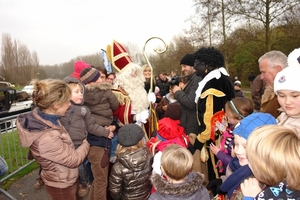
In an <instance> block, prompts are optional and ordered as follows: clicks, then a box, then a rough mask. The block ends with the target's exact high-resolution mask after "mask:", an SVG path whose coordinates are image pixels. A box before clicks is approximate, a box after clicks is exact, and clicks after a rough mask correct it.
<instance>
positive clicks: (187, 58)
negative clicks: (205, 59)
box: [180, 54, 195, 67]
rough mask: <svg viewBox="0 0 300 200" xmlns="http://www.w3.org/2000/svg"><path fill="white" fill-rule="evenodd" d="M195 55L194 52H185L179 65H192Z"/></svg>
mask: <svg viewBox="0 0 300 200" xmlns="http://www.w3.org/2000/svg"><path fill="white" fill-rule="evenodd" d="M194 62H195V56H194V54H185V56H183V58H182V59H181V61H180V65H188V66H191V67H194Z"/></svg>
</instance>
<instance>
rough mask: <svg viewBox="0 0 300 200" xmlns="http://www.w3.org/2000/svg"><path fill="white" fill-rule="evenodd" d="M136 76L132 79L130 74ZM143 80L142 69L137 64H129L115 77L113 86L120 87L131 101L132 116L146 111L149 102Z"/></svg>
mask: <svg viewBox="0 0 300 200" xmlns="http://www.w3.org/2000/svg"><path fill="white" fill-rule="evenodd" d="M133 73H135V74H136V76H135V77H132V76H131V74H133ZM144 82H145V78H144V75H143V74H142V68H141V67H140V66H139V65H137V64H133V63H132V64H129V66H127V67H126V69H124V71H123V72H122V73H121V74H118V75H117V77H116V82H115V85H118V86H120V87H122V88H123V89H124V90H125V92H126V93H127V94H128V96H129V97H130V100H131V107H132V114H137V113H140V112H142V111H143V110H147V109H148V107H149V102H148V98H147V92H146V90H145V89H144Z"/></svg>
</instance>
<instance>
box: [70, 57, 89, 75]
mask: <svg viewBox="0 0 300 200" xmlns="http://www.w3.org/2000/svg"><path fill="white" fill-rule="evenodd" d="M84 68H91V65H89V64H87V63H85V62H83V61H82V60H78V61H76V62H75V63H74V72H75V73H76V74H78V75H80V72H81V70H83V69H84Z"/></svg>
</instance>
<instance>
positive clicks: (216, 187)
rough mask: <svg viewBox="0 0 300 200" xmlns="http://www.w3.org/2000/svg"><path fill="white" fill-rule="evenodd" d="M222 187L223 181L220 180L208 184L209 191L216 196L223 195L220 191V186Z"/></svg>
mask: <svg viewBox="0 0 300 200" xmlns="http://www.w3.org/2000/svg"><path fill="white" fill-rule="evenodd" d="M221 185H222V179H220V178H218V179H215V180H212V181H209V183H208V184H207V189H208V190H211V192H212V193H213V195H214V196H216V195H217V194H221V193H222V191H221V190H220V186H221Z"/></svg>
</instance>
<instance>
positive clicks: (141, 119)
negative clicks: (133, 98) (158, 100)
mask: <svg viewBox="0 0 300 200" xmlns="http://www.w3.org/2000/svg"><path fill="white" fill-rule="evenodd" d="M148 118H149V110H144V111H142V112H140V113H138V114H136V115H135V120H136V122H137V124H140V123H146V122H147V119H148Z"/></svg>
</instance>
